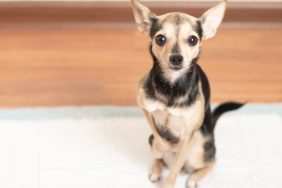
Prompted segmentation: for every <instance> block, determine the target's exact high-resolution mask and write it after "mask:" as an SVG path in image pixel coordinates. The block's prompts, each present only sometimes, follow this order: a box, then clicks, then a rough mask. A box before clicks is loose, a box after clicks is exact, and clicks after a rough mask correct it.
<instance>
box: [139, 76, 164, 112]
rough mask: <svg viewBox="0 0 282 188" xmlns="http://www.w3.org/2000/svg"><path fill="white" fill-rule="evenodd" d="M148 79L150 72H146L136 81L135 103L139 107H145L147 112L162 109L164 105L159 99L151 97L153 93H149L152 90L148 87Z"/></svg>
mask: <svg viewBox="0 0 282 188" xmlns="http://www.w3.org/2000/svg"><path fill="white" fill-rule="evenodd" d="M149 79H150V74H149V73H147V74H145V75H144V76H143V77H142V78H141V79H140V80H139V82H138V88H137V104H138V105H139V106H140V107H141V108H143V109H146V110H147V111H149V112H152V111H155V110H158V109H164V108H165V105H164V104H163V103H161V102H160V101H158V100H156V99H155V98H154V97H153V93H151V94H150V92H153V88H152V89H150V85H149V84H148V83H150V82H149Z"/></svg>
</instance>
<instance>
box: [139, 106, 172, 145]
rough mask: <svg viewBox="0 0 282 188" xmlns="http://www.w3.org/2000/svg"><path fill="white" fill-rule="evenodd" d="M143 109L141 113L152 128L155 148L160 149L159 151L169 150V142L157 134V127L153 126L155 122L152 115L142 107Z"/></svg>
mask: <svg viewBox="0 0 282 188" xmlns="http://www.w3.org/2000/svg"><path fill="white" fill-rule="evenodd" d="M142 110H143V113H144V115H145V117H146V119H147V121H148V124H149V126H150V128H151V130H152V133H153V136H154V140H155V141H154V147H155V148H156V149H157V150H160V151H167V150H169V148H170V146H169V144H168V143H167V142H166V141H165V140H164V139H163V138H162V137H161V136H160V135H159V133H158V131H157V129H156V126H155V123H154V120H153V117H152V115H151V114H150V113H149V112H148V111H147V110H145V109H142Z"/></svg>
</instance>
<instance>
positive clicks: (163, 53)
mask: <svg viewBox="0 0 282 188" xmlns="http://www.w3.org/2000/svg"><path fill="white" fill-rule="evenodd" d="M158 19H159V23H160V25H161V28H162V29H161V30H160V31H158V32H157V33H156V35H155V37H156V36H158V35H164V36H165V37H166V43H165V44H164V45H163V46H159V45H158V44H157V43H156V42H155V37H154V39H153V43H152V44H153V47H152V51H153V53H154V55H155V56H156V57H157V59H158V60H159V63H160V66H161V68H162V70H163V72H164V73H165V74H164V76H165V77H166V78H167V79H168V80H170V81H171V82H174V81H175V80H177V78H179V77H180V76H181V75H183V73H185V72H186V71H187V69H188V68H189V67H190V64H191V61H192V59H194V58H196V57H197V56H198V54H199V51H200V44H199V43H198V44H197V45H196V46H193V47H191V46H189V45H188V42H187V39H188V37H189V36H190V35H195V36H196V37H197V38H198V35H197V33H196V32H195V31H194V26H195V24H196V20H197V19H196V18H195V17H192V16H189V15H186V14H183V13H169V14H165V15H161V16H159V17H158ZM176 45H177V47H178V50H177V51H178V52H177V53H178V54H180V55H182V56H183V58H184V59H183V68H182V69H180V70H177V71H176V70H173V69H171V68H170V66H171V63H170V60H169V58H170V56H171V55H172V54H173V53H175V52H174V51H175V50H174V48H175V46H176Z"/></svg>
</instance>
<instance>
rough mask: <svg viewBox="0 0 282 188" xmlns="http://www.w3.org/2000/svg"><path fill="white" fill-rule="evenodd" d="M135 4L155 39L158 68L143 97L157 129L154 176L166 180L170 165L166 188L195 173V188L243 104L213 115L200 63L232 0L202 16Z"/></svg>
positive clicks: (142, 85)
mask: <svg viewBox="0 0 282 188" xmlns="http://www.w3.org/2000/svg"><path fill="white" fill-rule="evenodd" d="M131 3H132V8H133V13H134V18H135V21H136V23H137V27H138V30H139V31H141V32H143V33H146V34H148V35H149V36H150V38H151V44H150V53H151V56H152V59H153V66H152V69H151V70H150V72H149V73H148V74H147V75H145V76H144V77H143V78H142V79H141V80H140V82H139V87H138V96H137V103H138V105H139V106H140V107H141V108H142V110H143V112H144V114H145V117H146V119H147V120H148V123H149V125H150V128H151V131H152V135H151V136H150V138H149V143H150V145H151V148H152V153H153V156H154V158H155V161H154V163H153V165H152V167H151V169H150V172H149V178H150V180H151V181H152V182H156V181H158V180H160V178H161V174H162V169H163V166H164V165H166V166H168V168H169V169H170V173H169V175H168V177H167V179H166V181H165V182H164V187H165V188H172V187H174V185H175V181H176V178H177V175H178V174H179V173H180V171H181V170H185V171H186V172H188V173H189V174H190V177H189V179H188V180H187V188H195V187H197V184H198V181H199V180H200V179H201V178H202V177H204V176H205V175H206V174H207V173H208V172H209V171H210V170H211V169H212V167H213V165H214V164H215V154H216V148H215V144H214V128H215V124H216V121H217V120H218V118H219V117H220V116H221V115H222V114H223V113H224V112H227V111H230V110H235V109H238V108H240V107H241V106H242V105H243V104H241V103H236V102H226V103H223V104H221V105H219V106H218V107H217V108H216V109H215V110H214V111H213V112H211V109H210V86H209V82H208V79H207V77H206V75H205V73H204V72H203V70H202V69H201V67H200V66H199V65H198V59H199V56H200V52H201V42H202V40H206V39H209V38H211V37H213V36H214V35H215V33H216V30H217V28H218V26H219V25H220V23H221V21H222V19H223V16H224V13H225V9H226V2H225V1H224V2H221V3H220V4H218V5H217V6H215V7H213V8H211V9H210V10H208V11H207V12H206V13H204V14H203V16H202V17H200V18H195V17H193V16H190V15H187V14H184V13H178V12H173V13H168V14H164V15H160V16H157V15H156V14H154V13H153V12H152V11H150V9H149V8H147V7H146V6H144V5H143V4H142V3H141V2H139V1H138V0H131Z"/></svg>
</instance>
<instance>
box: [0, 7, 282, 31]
mask: <svg viewBox="0 0 282 188" xmlns="http://www.w3.org/2000/svg"><path fill="white" fill-rule="evenodd" d="M146 4H147V5H148V6H149V7H150V8H151V9H152V10H154V11H155V12H156V13H157V14H162V13H166V12H171V11H177V12H186V13H188V14H191V15H194V16H200V15H201V14H202V13H203V12H204V11H205V10H207V9H208V8H210V7H212V6H213V5H215V4H216V3H210V2H209V3H208V2H207V3H195V2H187V3H186V2H148V3H146ZM39 23H40V24H54V23H55V24H61V23H68V24H78V23H80V24H81V23H92V24H99V23H133V16H132V12H131V7H130V3H129V2H1V3H0V26H1V25H2V26H3V25H4V26H5V25H9V24H10V25H11V24H12V25H13V24H22V25H23V24H39ZM224 23H233V24H235V25H236V24H238V23H241V24H245V25H246V26H248V25H249V24H253V23H257V24H262V25H263V24H272V25H273V24H275V25H282V3H267V2H263V3H257V2H256V3H254V2H253V3H251V2H244V3H243V2H230V3H229V4H228V11H227V14H226V16H225V19H224Z"/></svg>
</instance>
